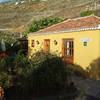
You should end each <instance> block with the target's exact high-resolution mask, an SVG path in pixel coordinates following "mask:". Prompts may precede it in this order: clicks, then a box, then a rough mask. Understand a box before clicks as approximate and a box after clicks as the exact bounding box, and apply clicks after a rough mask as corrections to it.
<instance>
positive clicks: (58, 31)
mask: <svg viewBox="0 0 100 100" xmlns="http://www.w3.org/2000/svg"><path fill="white" fill-rule="evenodd" d="M99 24H100V17H97V16H94V15H90V16H87V17H81V18H76V19H69V20H66V21H64V22H61V23H59V24H56V25H53V26H50V27H48V28H45V29H42V30H40V31H38V32H35V33H30V34H29V35H28V56H29V57H31V55H32V54H33V53H35V52H36V51H39V50H41V49H43V50H44V52H46V53H48V52H50V53H57V54H58V55H60V56H63V57H64V60H65V61H68V62H70V63H75V64H78V65H81V66H82V67H83V68H86V67H88V66H89V64H90V63H91V62H92V61H93V60H95V59H97V58H99V57H100V25H99Z"/></svg>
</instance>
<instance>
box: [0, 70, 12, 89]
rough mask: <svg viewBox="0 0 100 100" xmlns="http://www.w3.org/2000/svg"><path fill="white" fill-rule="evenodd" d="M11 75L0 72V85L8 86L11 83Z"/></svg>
mask: <svg viewBox="0 0 100 100" xmlns="http://www.w3.org/2000/svg"><path fill="white" fill-rule="evenodd" d="M12 78H13V77H12V75H10V74H8V73H7V72H1V73H0V86H1V87H3V88H9V87H11V86H12V85H13V84H12Z"/></svg>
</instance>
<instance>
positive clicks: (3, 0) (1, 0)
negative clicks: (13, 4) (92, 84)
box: [0, 0, 11, 2]
mask: <svg viewBox="0 0 100 100" xmlns="http://www.w3.org/2000/svg"><path fill="white" fill-rule="evenodd" d="M6 1H11V0H0V2H6Z"/></svg>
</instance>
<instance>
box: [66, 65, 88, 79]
mask: <svg viewBox="0 0 100 100" xmlns="http://www.w3.org/2000/svg"><path fill="white" fill-rule="evenodd" d="M67 68H68V70H69V71H70V72H71V73H72V74H74V75H76V76H79V77H84V78H88V77H89V73H88V72H87V71H86V70H84V69H83V68H82V67H81V66H79V65H76V64H74V65H71V64H68V65H67Z"/></svg>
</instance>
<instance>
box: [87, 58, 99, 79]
mask: <svg viewBox="0 0 100 100" xmlns="http://www.w3.org/2000/svg"><path fill="white" fill-rule="evenodd" d="M89 73H90V77H91V78H94V79H100V58H98V59H96V60H94V61H93V62H92V63H91V64H90V68H89Z"/></svg>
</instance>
